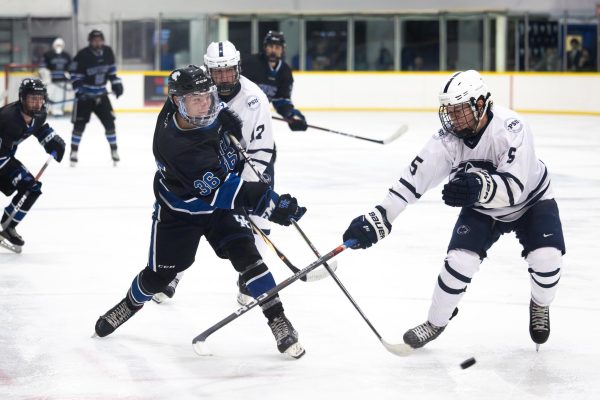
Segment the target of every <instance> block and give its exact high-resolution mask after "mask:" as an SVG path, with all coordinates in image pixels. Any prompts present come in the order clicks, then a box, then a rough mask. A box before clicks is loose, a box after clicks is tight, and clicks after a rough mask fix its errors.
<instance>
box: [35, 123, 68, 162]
mask: <svg viewBox="0 0 600 400" xmlns="http://www.w3.org/2000/svg"><path fill="white" fill-rule="evenodd" d="M44 126H45V129H44V131H43V133H42V136H41V139H40V144H41V145H42V146H44V150H46V153H48V154H52V155H53V156H54V159H55V160H56V161H58V162H60V161H61V160H62V158H63V156H64V155H65V141H64V140H63V139H62V138H61V137H60V136H58V135H57V134H55V133H54V129H52V128H50V126H48V124H45V125H44Z"/></svg>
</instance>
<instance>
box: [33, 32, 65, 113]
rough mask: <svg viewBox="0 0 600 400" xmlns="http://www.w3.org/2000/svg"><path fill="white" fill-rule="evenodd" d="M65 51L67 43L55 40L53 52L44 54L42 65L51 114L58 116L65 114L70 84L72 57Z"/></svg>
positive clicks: (42, 76)
mask: <svg viewBox="0 0 600 400" xmlns="http://www.w3.org/2000/svg"><path fill="white" fill-rule="evenodd" d="M64 49H65V41H64V40H62V38H56V39H54V42H52V50H49V51H47V52H46V53H44V61H43V62H42V64H41V65H40V77H41V78H42V81H43V82H44V84H45V85H46V87H47V88H48V101H49V103H50V109H49V113H50V114H51V115H56V116H61V115H63V114H64V106H65V102H64V100H65V99H66V95H67V88H68V87H67V85H68V83H69V72H68V71H69V67H70V64H71V55H70V54H69V53H67V52H66V51H64ZM52 103H56V104H52Z"/></svg>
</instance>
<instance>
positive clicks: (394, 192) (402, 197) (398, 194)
mask: <svg viewBox="0 0 600 400" xmlns="http://www.w3.org/2000/svg"><path fill="white" fill-rule="evenodd" d="M390 192H391V193H392V194H395V195H396V196H398V197H400V198H401V199H402V200H404V201H405V202H406V203H408V200H406V199H405V198H404V196H402V195H401V194H400V193H398V192H396V191H395V190H394V189H392V188H390Z"/></svg>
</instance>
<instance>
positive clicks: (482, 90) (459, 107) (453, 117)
mask: <svg viewBox="0 0 600 400" xmlns="http://www.w3.org/2000/svg"><path fill="white" fill-rule="evenodd" d="M490 97H491V94H490V92H489V90H488V87H487V85H486V84H485V82H484V81H483V78H482V77H481V75H480V74H479V72H477V71H474V70H468V71H464V72H463V71H459V72H456V73H454V74H452V76H451V77H450V78H448V79H446V80H445V81H444V83H443V84H442V87H441V88H440V94H439V100H440V109H439V116H440V121H441V122H442V126H443V128H444V130H446V131H448V132H450V133H452V134H453V135H455V136H457V137H459V138H461V139H464V138H468V137H471V136H475V135H476V134H477V133H478V128H479V122H480V121H481V117H483V116H484V115H485V113H486V112H487V110H488V108H489V107H490V106H491V104H492V100H491V99H490ZM469 110H470V112H469Z"/></svg>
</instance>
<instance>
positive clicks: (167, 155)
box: [153, 100, 267, 214]
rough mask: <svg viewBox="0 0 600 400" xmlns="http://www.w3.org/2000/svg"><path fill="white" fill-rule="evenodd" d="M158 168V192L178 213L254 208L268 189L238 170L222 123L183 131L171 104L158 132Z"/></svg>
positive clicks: (236, 157) (163, 113) (162, 114)
mask: <svg viewBox="0 0 600 400" xmlns="http://www.w3.org/2000/svg"><path fill="white" fill-rule="evenodd" d="M153 152H154V158H155V161H156V165H157V168H158V170H157V172H156V175H155V179H154V193H155V196H156V198H157V200H159V201H161V202H162V203H164V204H166V205H167V206H168V207H169V208H171V209H172V210H173V211H178V212H183V213H186V214H208V213H212V212H213V211H214V210H215V209H218V208H223V209H233V208H236V207H239V206H243V207H247V208H250V209H251V208H254V207H255V206H256V205H257V204H258V202H259V199H260V198H261V197H262V195H263V194H264V192H265V191H266V190H267V185H266V184H263V183H260V182H245V181H243V180H242V179H241V178H240V177H239V175H238V174H237V173H236V171H237V170H238V169H239V168H240V163H239V160H240V159H239V155H238V154H237V152H236V151H235V149H234V148H233V147H232V146H230V144H229V141H228V140H227V139H226V138H225V137H224V135H223V134H221V132H220V123H219V120H218V119H217V120H215V122H214V123H213V124H212V125H210V126H208V127H203V128H196V129H189V130H186V129H182V128H180V127H179V126H178V125H177V121H176V119H175V107H173V105H172V103H171V101H170V100H167V102H166V103H165V105H164V107H163V109H162V111H161V112H160V114H159V117H158V120H157V123H156V130H155V132H154V140H153Z"/></svg>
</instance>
